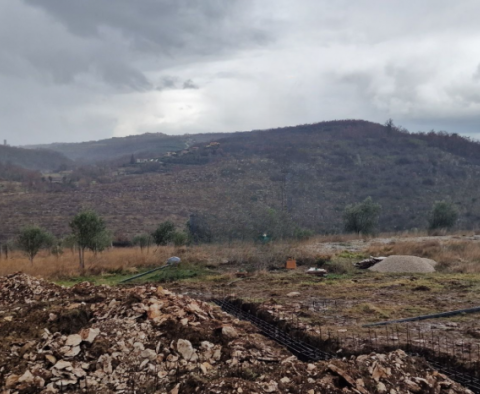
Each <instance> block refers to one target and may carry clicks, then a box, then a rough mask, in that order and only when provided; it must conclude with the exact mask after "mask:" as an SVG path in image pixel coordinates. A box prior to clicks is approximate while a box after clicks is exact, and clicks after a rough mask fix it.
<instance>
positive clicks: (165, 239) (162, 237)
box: [152, 220, 175, 246]
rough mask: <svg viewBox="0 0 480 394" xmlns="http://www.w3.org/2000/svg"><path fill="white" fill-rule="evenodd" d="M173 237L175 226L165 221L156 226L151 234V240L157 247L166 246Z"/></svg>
mask: <svg viewBox="0 0 480 394" xmlns="http://www.w3.org/2000/svg"><path fill="white" fill-rule="evenodd" d="M174 235H175V224H173V223H172V222H171V221H169V220H167V221H165V222H162V223H160V224H159V225H158V227H157V229H156V230H155V231H154V232H153V233H152V238H153V240H154V241H155V244H156V245H157V246H160V245H167V244H168V243H169V242H171V241H173V237H174Z"/></svg>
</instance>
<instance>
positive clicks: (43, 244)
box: [0, 197, 458, 271]
mask: <svg viewBox="0 0 480 394" xmlns="http://www.w3.org/2000/svg"><path fill="white" fill-rule="evenodd" d="M380 212H381V206H380V204H378V203H375V202H374V201H373V200H372V198H371V197H368V198H366V199H365V200H364V201H362V202H360V203H357V204H350V205H347V206H346V207H345V210H344V212H343V222H344V230H345V232H347V233H357V234H359V235H360V234H364V235H369V234H374V233H375V230H376V226H377V222H378V217H379V215H380ZM457 218H458V211H457V209H456V208H455V206H454V205H453V203H451V202H449V201H437V202H435V203H434V204H433V206H432V209H431V211H430V213H429V217H428V223H429V226H428V228H429V230H438V229H449V228H451V227H453V226H454V225H455V223H456V221H457ZM69 226H70V229H71V234H70V235H69V236H67V237H66V238H65V239H63V240H58V239H56V238H55V237H54V236H53V235H52V234H51V233H50V232H48V231H47V230H45V229H44V228H42V227H40V226H34V225H32V226H27V227H24V228H22V229H21V231H20V233H19V235H18V236H17V238H16V239H15V242H14V245H12V246H14V247H16V248H18V249H19V250H21V251H22V252H23V253H24V254H25V255H26V256H27V257H28V259H29V260H30V263H31V264H33V261H34V258H35V256H36V255H37V254H38V253H39V252H40V250H42V249H49V250H50V251H51V253H52V254H54V255H55V256H57V257H58V256H60V255H61V254H62V253H63V247H71V248H74V247H75V248H76V249H77V251H78V261H79V267H80V269H81V270H82V271H83V270H84V269H85V251H86V250H91V251H93V252H94V253H97V252H101V251H103V250H105V249H106V248H108V247H110V246H111V245H112V239H113V238H112V235H111V233H110V232H109V231H108V230H107V227H106V224H105V221H104V220H103V219H102V218H101V217H100V216H99V215H98V214H97V213H96V212H95V211H93V210H85V211H82V212H79V213H78V214H77V215H75V217H74V218H73V219H72V220H71V221H70V223H69ZM312 235H313V233H312V232H311V231H309V230H302V229H296V230H295V232H294V233H293V236H294V238H297V239H307V238H309V237H311V236H312ZM271 238H272V237H271V235H270V234H269V229H268V228H266V229H265V231H264V232H263V233H262V234H259V236H258V237H257V240H259V241H262V242H265V241H268V240H270V239H271ZM212 240H213V235H212V233H211V231H210V230H209V228H208V225H207V224H206V223H205V222H204V221H202V220H201V218H199V217H196V216H195V215H191V216H190V219H189V221H188V222H187V226H186V231H177V229H176V227H175V224H174V223H173V222H171V221H165V222H162V223H160V224H159V225H158V227H157V228H156V229H155V230H154V231H153V232H152V233H144V234H139V235H136V236H135V237H133V239H132V242H131V244H132V245H134V246H138V247H140V250H141V252H142V253H143V251H144V250H145V249H148V248H149V247H151V246H152V245H157V246H164V245H168V244H173V245H175V246H182V245H185V244H187V243H208V242H211V241H212ZM5 246H7V245H4V247H5ZM10 247H11V246H10ZM7 248H8V246H7ZM2 249H3V248H2ZM4 251H8V249H6V250H5V249H4ZM1 252H2V250H1V249H0V253H1Z"/></svg>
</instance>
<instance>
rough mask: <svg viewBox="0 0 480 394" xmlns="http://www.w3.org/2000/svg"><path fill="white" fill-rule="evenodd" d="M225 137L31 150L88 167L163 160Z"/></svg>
mask: <svg viewBox="0 0 480 394" xmlns="http://www.w3.org/2000/svg"><path fill="white" fill-rule="evenodd" d="M222 136H225V134H194V135H180V136H173V135H166V134H163V133H146V134H140V135H132V136H128V137H114V138H109V139H104V140H99V141H88V142H81V143H55V144H49V145H33V146H29V148H40V149H49V150H54V151H57V152H60V153H62V154H64V155H65V156H67V157H68V158H69V159H72V160H76V161H79V162H82V163H84V164H89V163H95V162H100V161H110V160H114V159H118V158H121V157H126V156H131V155H132V154H133V155H134V156H135V157H137V158H151V157H160V156H162V155H164V154H165V153H167V152H174V151H179V150H182V149H185V148H188V147H189V146H191V145H193V144H197V143H200V142H205V141H210V140H213V139H215V138H221V137H222Z"/></svg>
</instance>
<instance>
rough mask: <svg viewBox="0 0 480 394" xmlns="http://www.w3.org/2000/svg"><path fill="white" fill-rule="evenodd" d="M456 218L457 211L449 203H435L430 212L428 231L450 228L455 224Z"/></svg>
mask: <svg viewBox="0 0 480 394" xmlns="http://www.w3.org/2000/svg"><path fill="white" fill-rule="evenodd" d="M457 218H458V211H457V209H456V208H455V206H454V205H453V204H452V203H451V202H448V201H436V202H435V203H434V204H433V206H432V210H431V211H430V217H429V219H428V224H429V229H430V230H436V229H441V228H445V229H447V228H451V227H453V226H454V225H455V223H456V222H457Z"/></svg>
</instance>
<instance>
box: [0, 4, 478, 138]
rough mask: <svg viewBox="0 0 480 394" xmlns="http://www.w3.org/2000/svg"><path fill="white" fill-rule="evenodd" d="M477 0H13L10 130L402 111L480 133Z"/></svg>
mask: <svg viewBox="0 0 480 394" xmlns="http://www.w3.org/2000/svg"><path fill="white" fill-rule="evenodd" d="M479 12H480V4H479V3H478V2H477V1H475V0H464V1H461V2H456V3H452V2H450V1H447V0H435V1H434V0H419V1H416V2H415V3H409V4H405V2H404V1H400V0H392V1H389V2H385V1H383V0H358V1H355V2H352V1H350V0H338V1H335V2H331V1H328V0H298V1H295V2H291V1H287V0H275V1H273V0H266V1H261V2H260V1H253V0H228V1H221V0H203V1H194V0H143V1H139V2H134V1H130V0H115V2H113V1H110V0H83V1H64V0H43V1H36V0H19V1H3V2H0V87H1V89H0V139H2V138H7V139H8V140H10V141H11V142H12V143H14V144H27V143H37V142H51V141H80V140H86V139H97V138H105V137H109V136H112V135H115V136H121V135H127V134H135V133H140V132H144V131H150V132H154V131H159V132H167V133H182V134H183V133H194V132H207V131H208V132H212V131H213V132H215V131H218V132H222V131H235V130H250V129H259V128H266V127H278V126H284V125H292V124H303V123H308V122H316V121H320V120H327V119H341V118H363V119H369V120H373V121H379V122H383V121H385V119H387V118H390V117H391V118H393V119H394V120H395V121H396V123H399V124H402V125H403V126H405V127H407V128H409V129H411V130H412V131H417V130H430V129H432V128H435V129H437V130H438V129H443V130H448V131H452V132H459V133H464V134H468V135H473V136H476V135H477V134H476V133H479V132H480V130H479V126H480V95H479V93H478V92H479V91H480V89H478V88H479V83H480V82H479V81H480V71H479V70H480V66H479V63H480V49H479V48H480V45H479V44H480V27H479V26H478V23H477V20H476V19H477V15H478V13H479Z"/></svg>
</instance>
